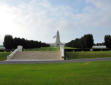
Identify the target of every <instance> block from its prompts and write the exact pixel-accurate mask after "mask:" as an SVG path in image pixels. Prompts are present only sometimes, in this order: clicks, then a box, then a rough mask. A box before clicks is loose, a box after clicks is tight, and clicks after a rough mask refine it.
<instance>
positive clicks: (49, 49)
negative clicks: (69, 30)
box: [24, 47, 59, 51]
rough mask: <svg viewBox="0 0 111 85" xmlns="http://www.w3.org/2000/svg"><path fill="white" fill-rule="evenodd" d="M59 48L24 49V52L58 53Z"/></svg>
mask: <svg viewBox="0 0 111 85" xmlns="http://www.w3.org/2000/svg"><path fill="white" fill-rule="evenodd" d="M58 50H59V47H41V48H33V49H24V51H58Z"/></svg>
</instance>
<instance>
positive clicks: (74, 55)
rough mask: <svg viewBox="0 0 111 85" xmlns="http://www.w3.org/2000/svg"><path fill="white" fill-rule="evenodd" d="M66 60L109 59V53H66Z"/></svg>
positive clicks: (110, 53) (110, 55) (110, 52)
mask: <svg viewBox="0 0 111 85" xmlns="http://www.w3.org/2000/svg"><path fill="white" fill-rule="evenodd" d="M65 57H66V59H79V58H103V57H111V51H86V52H85V51H83V52H66V53H65Z"/></svg>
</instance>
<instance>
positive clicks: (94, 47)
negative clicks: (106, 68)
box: [92, 45, 107, 49]
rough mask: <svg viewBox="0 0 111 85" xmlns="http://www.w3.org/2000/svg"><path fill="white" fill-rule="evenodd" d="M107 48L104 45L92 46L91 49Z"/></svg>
mask: <svg viewBox="0 0 111 85" xmlns="http://www.w3.org/2000/svg"><path fill="white" fill-rule="evenodd" d="M106 48H107V47H106V46H104V45H101V46H92V49H106Z"/></svg>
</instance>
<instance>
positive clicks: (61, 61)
mask: <svg viewBox="0 0 111 85" xmlns="http://www.w3.org/2000/svg"><path fill="white" fill-rule="evenodd" d="M89 61H111V57H106V58H90V59H74V60H42V61H40V60H25V61H24V60H21V61H17V60H14V61H0V64H39V63H64V62H89Z"/></svg>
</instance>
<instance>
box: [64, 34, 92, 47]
mask: <svg viewBox="0 0 111 85" xmlns="http://www.w3.org/2000/svg"><path fill="white" fill-rule="evenodd" d="M93 44H94V40H93V35H92V34H87V35H84V36H83V37H81V38H77V39H75V40H72V41H70V42H68V43H66V46H68V47H73V48H91V47H92V46H93Z"/></svg>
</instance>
